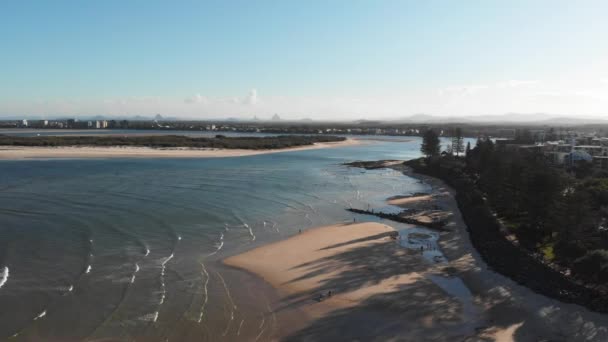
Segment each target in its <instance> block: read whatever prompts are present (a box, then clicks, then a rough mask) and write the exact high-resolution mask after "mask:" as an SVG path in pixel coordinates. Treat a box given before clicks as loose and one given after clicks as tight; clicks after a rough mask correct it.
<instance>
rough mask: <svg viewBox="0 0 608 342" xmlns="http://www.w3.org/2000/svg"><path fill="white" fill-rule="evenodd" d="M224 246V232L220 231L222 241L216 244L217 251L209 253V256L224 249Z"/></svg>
mask: <svg viewBox="0 0 608 342" xmlns="http://www.w3.org/2000/svg"><path fill="white" fill-rule="evenodd" d="M222 247H224V233H220V241H219V242H218V243H216V244H215V251H213V252H211V253H209V254H207V256H208V257H209V256H212V255H214V254H217V252H219V251H220V249H222Z"/></svg>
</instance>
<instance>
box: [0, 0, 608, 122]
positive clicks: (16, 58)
mask: <svg viewBox="0 0 608 342" xmlns="http://www.w3.org/2000/svg"><path fill="white" fill-rule="evenodd" d="M607 10H608V3H606V2H602V1H584V2H582V3H577V5H576V6H572V3H571V2H566V1H557V2H556V1H533V2H529V1H521V2H520V1H517V2H508V3H507V2H504V3H499V2H474V1H465V2H463V3H462V2H461V3H455V2H448V1H432V2H424V3H422V2H421V3H416V2H400V1H382V2H373V3H372V2H362V1H361V2H360V1H354V2H353V1H336V2H331V3H326V2H320V1H313V2H306V3H282V2H271V1H262V2H255V3H253V2H245V1H236V2H230V3H224V2H194V1H186V2H180V4H179V5H177V4H175V3H171V4H169V3H162V2H156V1H153V2H145V3H144V2H129V3H123V2H118V1H108V2H103V3H87V4H77V5H74V4H73V3H70V2H63V1H60V2H52V3H25V2H19V3H11V4H5V5H4V6H3V11H2V14H0V18H1V19H2V20H1V21H0V38H1V39H2V41H3V53H2V54H1V55H0V74H2V75H3V77H2V78H0V119H2V118H8V117H18V116H36V117H49V118H52V117H64V116H76V117H78V116H92V115H105V116H134V115H143V116H153V115H156V114H161V115H163V116H169V117H177V118H181V119H196V120H205V119H217V118H228V117H233V118H240V119H250V118H253V117H254V116H258V117H259V118H261V119H268V118H270V117H271V116H272V115H274V114H275V113H278V114H279V115H280V116H281V117H282V118H283V119H287V120H299V119H303V118H311V119H315V120H328V119H331V120H359V119H367V120H386V119H400V118H405V117H409V116H412V115H417V114H420V113H424V114H425V115H433V116H438V117H471V116H481V115H484V116H486V115H497V116H500V115H504V114H506V113H531V114H530V115H533V114H532V113H547V114H549V115H551V116H567V117H580V116H584V117H585V118H591V119H601V118H604V117H606V116H608V60H607V59H606V56H607V55H608V45H606V44H601V42H602V41H603V40H604V38H605V36H606V34H607V33H608V22H607V21H606V20H604V18H603V14H604V13H606V12H607Z"/></svg>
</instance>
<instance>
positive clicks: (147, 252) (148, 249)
mask: <svg viewBox="0 0 608 342" xmlns="http://www.w3.org/2000/svg"><path fill="white" fill-rule="evenodd" d="M148 254H150V248H148V247H146V254H144V256H148Z"/></svg>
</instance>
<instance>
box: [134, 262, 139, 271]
mask: <svg viewBox="0 0 608 342" xmlns="http://www.w3.org/2000/svg"><path fill="white" fill-rule="evenodd" d="M137 272H139V265H138V264H137V263H135V273H137Z"/></svg>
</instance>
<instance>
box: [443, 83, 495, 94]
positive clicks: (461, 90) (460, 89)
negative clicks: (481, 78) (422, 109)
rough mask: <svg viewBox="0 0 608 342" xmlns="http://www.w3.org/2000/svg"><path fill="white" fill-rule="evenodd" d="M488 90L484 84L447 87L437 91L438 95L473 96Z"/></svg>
mask: <svg viewBox="0 0 608 342" xmlns="http://www.w3.org/2000/svg"><path fill="white" fill-rule="evenodd" d="M488 88H489V86H487V85H485V84H478V85H460V86H449V87H445V88H441V89H439V95H440V96H444V95H473V94H476V93H478V92H479V91H482V90H485V89H488Z"/></svg>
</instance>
